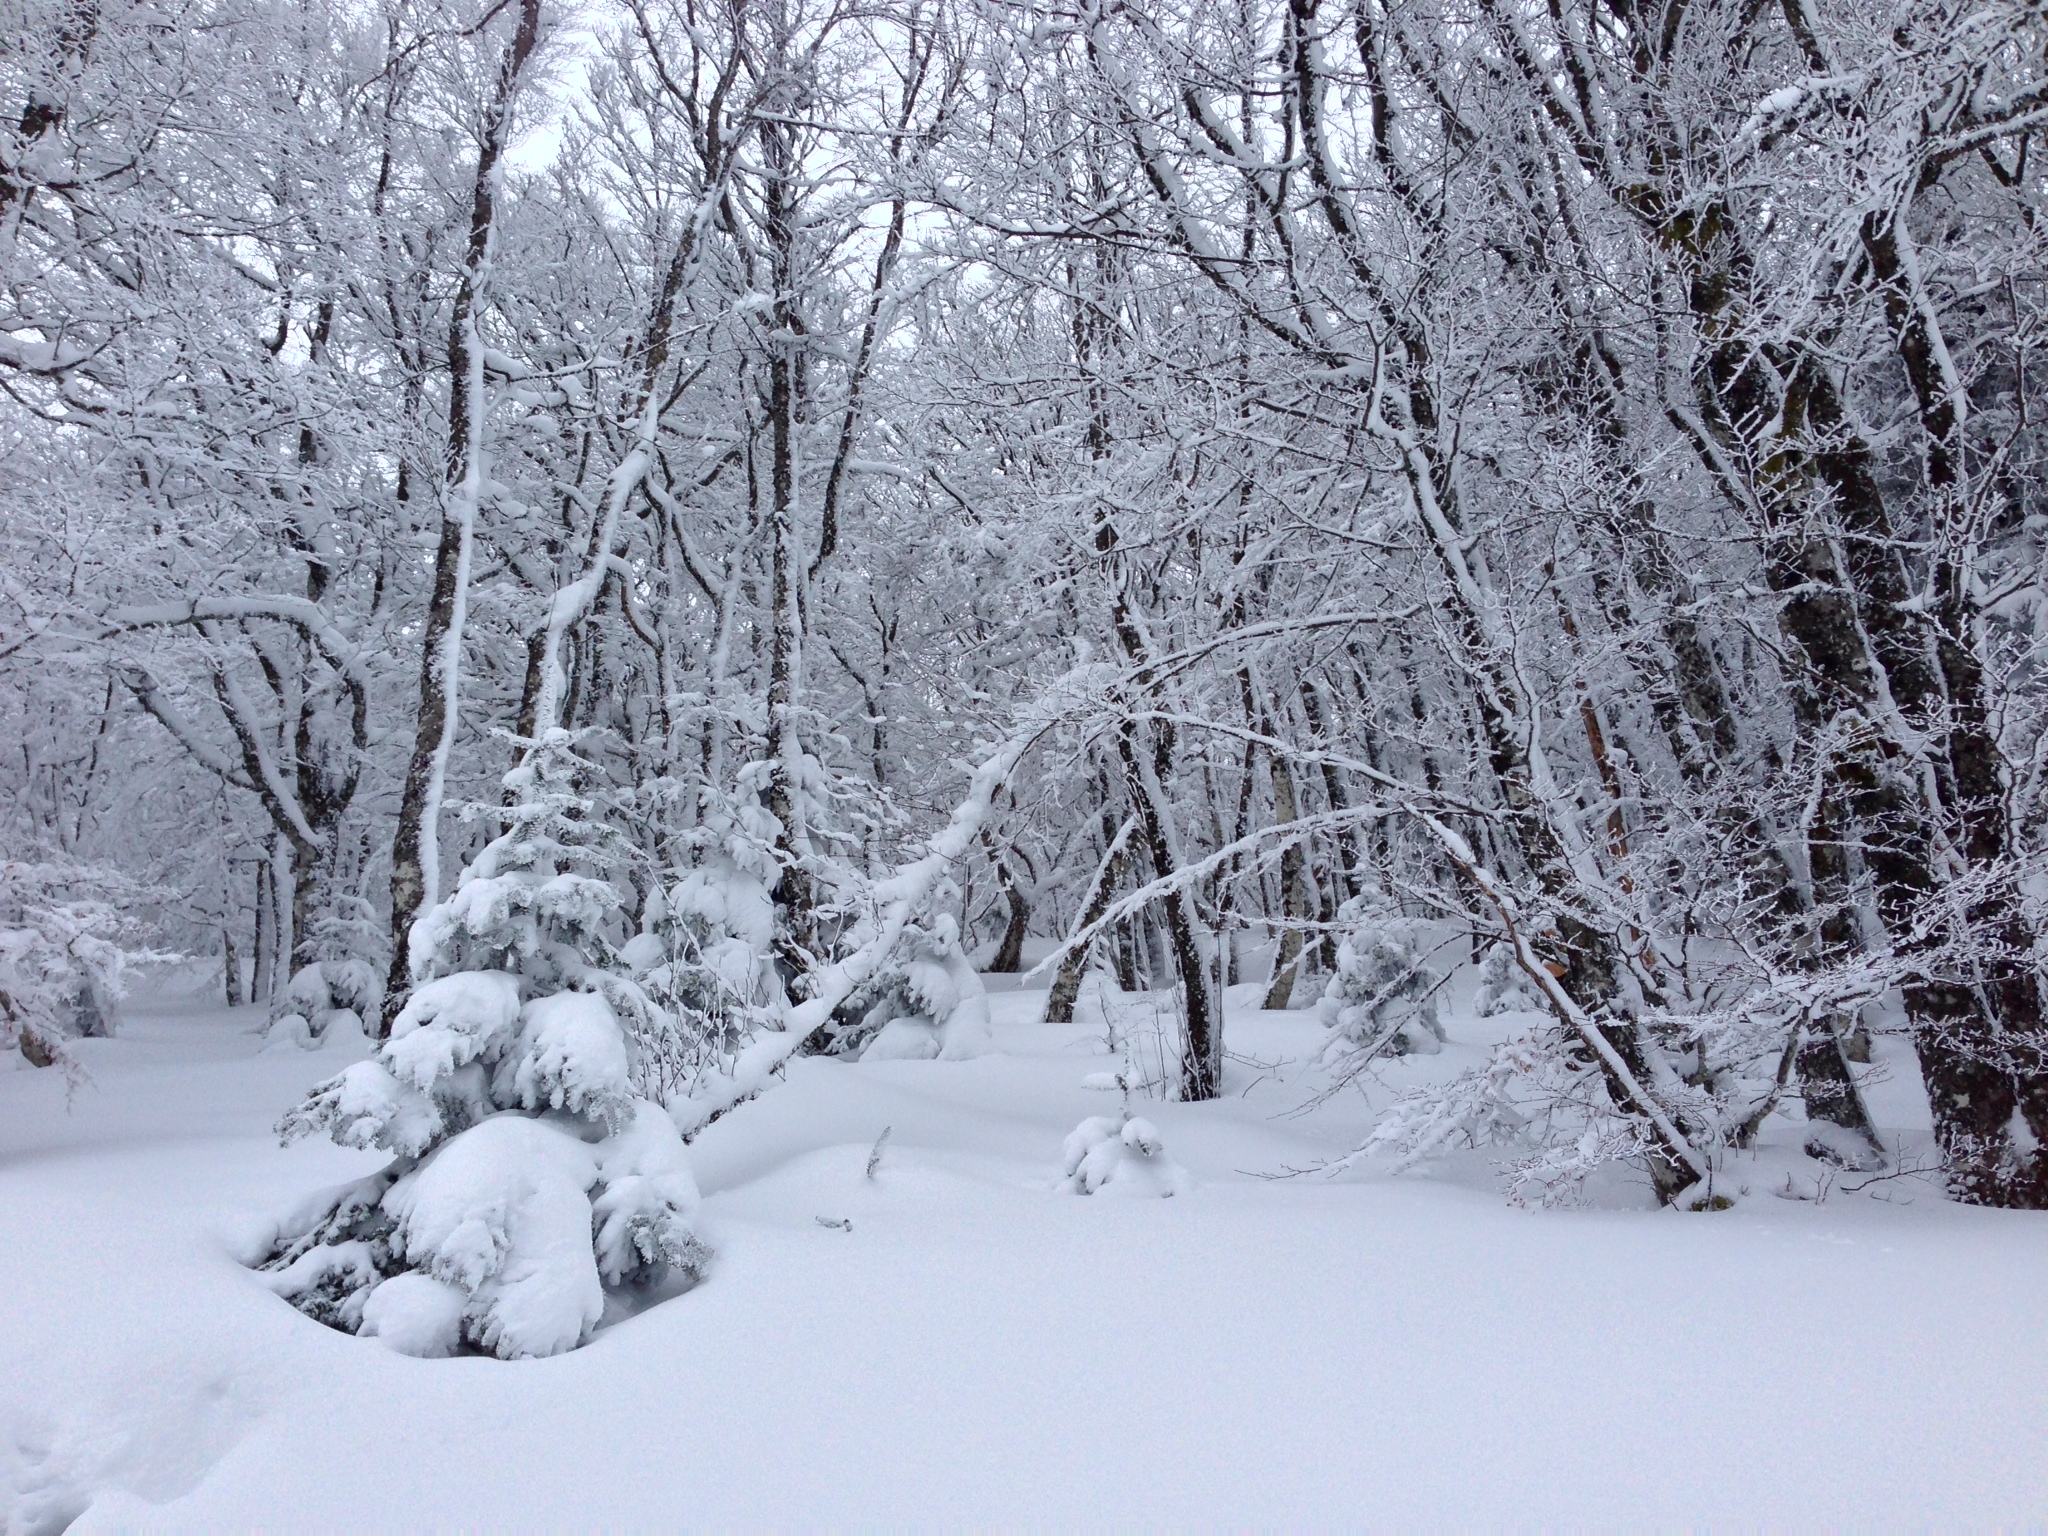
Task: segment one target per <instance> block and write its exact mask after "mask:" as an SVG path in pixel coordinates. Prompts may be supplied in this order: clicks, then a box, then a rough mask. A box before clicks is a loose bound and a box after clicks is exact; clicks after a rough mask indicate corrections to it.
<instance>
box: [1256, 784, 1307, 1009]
mask: <svg viewBox="0 0 2048 1536" xmlns="http://www.w3.org/2000/svg"><path fill="white" fill-rule="evenodd" d="M1272 764H1273V820H1274V823H1275V824H1276V825H1278V826H1283V827H1284V826H1289V825H1291V824H1292V823H1293V822H1294V821H1295V819H1296V818H1297V817H1298V816H1299V815H1300V814H1301V812H1300V808H1299V807H1298V806H1297V805H1296V803H1295V799H1294V773H1293V771H1292V770H1291V769H1289V768H1288V766H1287V763H1286V762H1285V760H1284V759H1282V758H1280V757H1277V756H1276V757H1274V758H1273V760H1272ZM1307 866H1308V854H1307V851H1306V850H1305V849H1304V848H1303V847H1302V845H1301V840H1300V839H1299V838H1295V839H1294V840H1293V841H1291V842H1290V843H1288V845H1287V846H1286V847H1285V848H1284V849H1282V850H1281V853H1280V903H1281V906H1280V915H1281V917H1282V919H1283V921H1282V924H1281V928H1280V947H1279V949H1278V951H1276V952H1275V954H1274V956H1273V981H1272V984H1271V985H1270V986H1268V987H1267V988H1266V1001H1265V1002H1264V1004H1262V1006H1263V1007H1265V1008H1266V1009H1267V1010H1268V1011H1270V1012H1277V1011H1278V1010H1280V1009H1283V1008H1285V1007H1287V1006H1288V1004H1289V1003H1291V1002H1292V1001H1293V1000H1294V978H1295V976H1296V975H1297V974H1298V973H1299V972H1300V969H1301V954H1302V937H1303V933H1304V932H1305V930H1304V928H1303V926H1302V925H1303V924H1305V923H1306V922H1307V921H1308V872H1307Z"/></svg>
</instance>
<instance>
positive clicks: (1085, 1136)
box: [1061, 1115, 1189, 1198]
mask: <svg viewBox="0 0 2048 1536" xmlns="http://www.w3.org/2000/svg"><path fill="white" fill-rule="evenodd" d="M1061 1161H1062V1164H1063V1166H1064V1170H1065V1175H1066V1179H1065V1184H1064V1187H1065V1188H1067V1189H1069V1190H1071V1191H1073V1192H1074V1193H1075V1194H1077V1195H1093V1194H1100V1193H1105V1192H1106V1193H1109V1194H1115V1195H1138V1196H1153V1197H1157V1198H1168V1197H1171V1196H1173V1195H1177V1194H1181V1193H1184V1192H1185V1191H1186V1190H1187V1188H1188V1183H1189V1180H1188V1173H1187V1170H1186V1169H1185V1168H1183V1167H1181V1165H1180V1164H1179V1163H1176V1162H1175V1161H1174V1160H1173V1159H1172V1158H1170V1157H1168V1156H1167V1155H1166V1143H1165V1142H1164V1141H1163V1140H1161V1138H1160V1135H1159V1128H1158V1127H1157V1126H1155V1125H1154V1124H1153V1123H1152V1122H1151V1121H1150V1120H1141V1119H1137V1118H1135V1117H1133V1116H1130V1115H1122V1116H1115V1115H1096V1116H1093V1117H1091V1118H1090V1119H1087V1120H1083V1121H1082V1122H1081V1123H1080V1124H1079V1125H1077V1126H1075V1127H1074V1129H1073V1130H1072V1131H1070V1132H1068V1133H1067V1140H1066V1144H1065V1145H1064V1146H1063V1147H1062V1148H1061Z"/></svg>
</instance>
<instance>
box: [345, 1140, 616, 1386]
mask: <svg viewBox="0 0 2048 1536" xmlns="http://www.w3.org/2000/svg"><path fill="white" fill-rule="evenodd" d="M596 1182H597V1159H596V1158H595V1157H593V1156H592V1155H591V1150H590V1148H589V1147H587V1146H585V1145H584V1144H583V1143H582V1142H580V1141H578V1140H577V1139H576V1138H575V1137H573V1136H570V1135H568V1134H566V1133H565V1132H563V1131H561V1130H558V1129H557V1128H556V1127H554V1126H552V1125H549V1124H547V1123H546V1122H544V1121H540V1120H531V1119H528V1118H526V1117H525V1116H524V1115H498V1116H495V1117H493V1118H492V1119H489V1120H486V1121H484V1122H483V1123H482V1124H481V1125H476V1126H472V1127H470V1129H468V1130H467V1131H464V1132H463V1133H462V1134H461V1135H460V1136H457V1137H455V1138H454V1139H453V1140H451V1141H449V1142H448V1143H447V1144H446V1145H445V1146H443V1147H442V1148H440V1150H438V1151H437V1152H435V1153H434V1155H433V1156H432V1157H430V1158H428V1159H427V1161H426V1162H425V1163H423V1164H422V1165H421V1166H420V1167H419V1168H418V1169H417V1170H416V1171H415V1172H413V1173H411V1174H408V1175H407V1176H405V1177H404V1178H401V1179H400V1180H399V1181H398V1182H397V1183H396V1184H394V1185H392V1187H391V1191H390V1193H389V1194H387V1195H386V1196H385V1197H384V1202H383V1203H384V1209H385V1210H386V1211H387V1212H388V1213H389V1214H390V1215H391V1216H392V1217H393V1218H394V1219H395V1221H396V1232H395V1235H394V1242H393V1249H394V1254H395V1256H397V1257H400V1258H402V1259H403V1260H404V1261H405V1262H406V1263H407V1264H410V1265H413V1266H414V1267H416V1268H417V1269H419V1270H420V1271H422V1272H423V1273H424V1274H426V1275H429V1276H431V1277H432V1278H434V1279H435V1280H439V1281H442V1282H444V1283H446V1284H448V1285H450V1286H455V1287H458V1288H460V1290H461V1291H462V1292H463V1294H464V1296H465V1297H466V1300H465V1301H464V1303H463V1307H462V1321H463V1324H464V1326H465V1328H466V1330H467V1331H468V1333H469V1335H470V1337H471V1338H472V1339H473V1340H474V1341H475V1342H476V1344H477V1346H478V1347H479V1348H482V1349H487V1350H490V1351H491V1352H492V1353H494V1354H497V1355H500V1356H502V1357H503V1358H505V1359H508V1360H509V1359H519V1358H523V1357H528V1356H537V1355H556V1354H560V1353H561V1352H562V1351H563V1350H566V1349H574V1348H575V1347H576V1346H577V1345H578V1344H580V1343H582V1342H583V1340H584V1339H585V1337H587V1336H588V1335H589V1333H590V1330H591V1329H592V1328H594V1327H596V1326H597V1320H598V1318H599V1317H601V1316H602V1315H603V1314H604V1286H603V1283H602V1282H601V1281H600V1279H599V1278H598V1272H597V1262H596V1257H595V1255H594V1253H593V1251H592V1247H591V1235H590V1229H591V1206H590V1201H589V1199H588V1198H587V1196H586V1191H588V1190H589V1188H590V1186H591V1185H593V1184H595V1183H596ZM380 1289H381V1287H380ZM373 1294H374V1293H373ZM367 1320H368V1314H367V1311H366V1313H365V1321H366V1322H367Z"/></svg>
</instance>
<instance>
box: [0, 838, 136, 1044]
mask: <svg viewBox="0 0 2048 1536" xmlns="http://www.w3.org/2000/svg"><path fill="white" fill-rule="evenodd" d="M134 894H135V893H134V891H133V889H132V887H130V886H129V884H128V882H126V881H125V880H123V879H121V877H119V876H117V875H114V874H111V873H108V872H106V871H103V870H94V869H84V868H79V867H76V866H72V865H64V864H31V863H27V862H24V861H21V860H15V859H0V1051H13V1050H19V1051H20V1052H21V1054H22V1055H23V1056H24V1057H26V1058H27V1059H28V1060H29V1061H30V1062H32V1063H33V1064H35V1065H36V1066H39V1067H46V1066H50V1065H53V1064H54V1063H56V1062H57V1061H58V1060H60V1059H61V1058H62V1056H63V1051H64V1042H65V1041H67V1040H73V1039H78V1038H80V1037H84V1036H92V1035H106V1034H111V1033H112V1032H113V1028H114V1021H115V1008H116V1006H117V1005H118V1004H119V1002H120V1000H121V998H122V996H123V994H124V992H125V990H126V976H125V973H126V970H127V967H128V964H129V962H130V961H131V960H137V959H141V958H144V956H143V955H142V953H141V952H140V951H136V950H131V949H130V948H129V947H128V946H127V942H126V941H127V940H128V939H129V938H130V936H131V935H132V933H133V931H134V925H133V923H132V922H131V921H130V920H129V919H128V918H126V917H124V916H123V915H122V913H121V912H120V910H119V909H118V908H117V907H116V906H115V904H114V900H113V898H115V897H124V898H132V897H133V895H134Z"/></svg>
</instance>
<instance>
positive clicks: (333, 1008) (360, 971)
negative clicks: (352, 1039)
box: [264, 958, 384, 1045]
mask: <svg viewBox="0 0 2048 1536" xmlns="http://www.w3.org/2000/svg"><path fill="white" fill-rule="evenodd" d="M383 1006H384V983H383V982H382V981H381V980H380V979H379V978H378V976H377V973H376V971H375V970H374V969H373V968H372V967H371V966H370V964H369V963H368V962H367V961H364V960H360V959H354V958H351V959H346V960H317V961H315V962H314V963H312V964H311V965H305V966H301V967H300V968H299V969H298V970H297V971H296V972H295V973H293V976H292V979H291V980H290V981H289V982H287V983H286V984H285V989H284V992H283V993H282V994H281V995H280V996H279V998H278V1000H277V1002H276V1004H275V1005H273V1007H272V1009H271V1015H270V1024H269V1027H268V1029H266V1030H265V1032H264V1034H265V1039H266V1040H267V1041H268V1042H269V1043H270V1044H272V1045H281V1044H284V1043H287V1042H296V1043H298V1044H302V1045H310V1044H314V1043H317V1042H324V1041H327V1040H329V1039H333V1038H338V1037H339V1036H342V1035H348V1034H355V1033H360V1032H361V1030H362V1027H363V1020H364V1019H369V1018H375V1017H376V1016H377V1014H378V1012H379V1011H380V1010H381V1009H382V1008H383Z"/></svg>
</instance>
